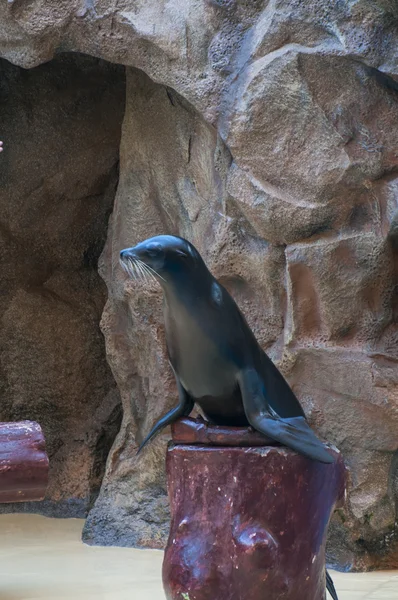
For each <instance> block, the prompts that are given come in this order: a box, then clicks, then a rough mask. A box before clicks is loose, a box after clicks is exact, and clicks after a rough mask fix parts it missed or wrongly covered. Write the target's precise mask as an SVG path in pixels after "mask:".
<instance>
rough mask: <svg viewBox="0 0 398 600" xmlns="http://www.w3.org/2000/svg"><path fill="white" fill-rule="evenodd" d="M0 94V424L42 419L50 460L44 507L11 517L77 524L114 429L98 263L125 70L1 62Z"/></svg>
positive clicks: (89, 64)
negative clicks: (53, 517)
mask: <svg viewBox="0 0 398 600" xmlns="http://www.w3.org/2000/svg"><path fill="white" fill-rule="evenodd" d="M0 97H1V106H2V110H1V116H0V132H1V135H0V137H1V139H3V140H4V144H5V147H6V151H4V152H3V153H2V156H1V158H2V160H1V164H0V169H1V186H0V205H1V218H0V271H1V274H2V276H1V281H0V312H1V328H0V348H1V352H0V393H1V403H0V417H1V420H3V421H19V420H23V419H35V420H37V421H38V422H40V424H41V426H42V428H43V431H44V434H45V437H46V440H47V450H48V454H49V458H50V480H49V486H48V490H47V494H46V499H45V501H44V502H43V503H41V504H35V505H33V506H32V507H30V506H29V505H28V504H27V505H23V506H21V505H18V507H17V510H25V509H26V510H30V509H32V510H35V511H40V510H41V511H42V512H45V513H46V514H53V513H54V512H55V513H57V514H71V515H80V516H83V515H84V514H85V512H86V510H87V508H88V506H89V504H90V502H92V500H93V498H95V496H96V495H97V493H98V489H99V486H100V485H101V480H102V475H103V472H104V468H105V461H106V458H107V454H108V452H109V449H110V447H111V445H112V442H113V439H114V437H115V435H116V433H117V430H118V428H119V423H120V399H119V396H118V392H117V389H116V387H115V383H114V380H113V378H112V374H111V372H110V370H109V368H108V366H107V363H106V360H105V349H104V342H103V337H102V335H101V332H100V330H99V321H100V318H101V312H102V309H103V305H104V302H105V291H106V290H105V288H104V285H103V283H102V281H101V279H100V278H99V275H98V273H97V261H98V257H99V254H100V252H101V249H102V246H103V243H104V241H105V236H106V229H107V221H108V216H109V213H110V211H111V210H112V205H113V197H114V191H115V186H116V182H117V162H118V145H119V138H120V126H121V119H122V116H123V107H124V75H123V70H122V71H121V70H120V68H118V67H112V66H110V65H106V64H104V63H102V62H101V61H99V60H98V59H92V58H89V57H82V56H73V55H70V56H66V57H65V56H64V57H60V58H58V59H57V60H55V61H53V62H51V63H49V64H47V65H43V66H40V67H38V68H36V69H33V70H31V71H23V70H22V69H20V68H18V67H15V66H12V65H10V64H8V63H6V61H3V62H2V63H1V83H0ZM2 510H13V507H12V506H6V505H5V506H3V507H2Z"/></svg>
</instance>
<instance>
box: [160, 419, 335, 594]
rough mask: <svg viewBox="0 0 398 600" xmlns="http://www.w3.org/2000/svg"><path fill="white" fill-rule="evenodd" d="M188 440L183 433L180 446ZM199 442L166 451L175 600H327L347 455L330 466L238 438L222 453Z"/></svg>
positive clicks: (167, 563) (168, 562) (169, 579)
mask: <svg viewBox="0 0 398 600" xmlns="http://www.w3.org/2000/svg"><path fill="white" fill-rule="evenodd" d="M216 429H217V428H214V430H216ZM185 430H186V424H183V423H182V424H179V423H177V424H176V425H175V426H174V427H173V440H176V439H180V438H181V433H183V432H184V431H185ZM241 432H242V430H241ZM191 433H192V435H193V438H194V440H193V441H194V442H196V443H195V445H189V444H188V445H184V444H179V443H177V444H173V445H172V446H171V447H170V448H169V449H168V451H167V462H166V464H167V475H168V484H169V491H170V505H171V515H172V518H171V526H170V535H169V539H168V543H167V546H166V551H165V555H164V562H163V584H164V589H165V592H166V598H167V599H168V600H179V599H180V598H184V597H187V598H190V597H193V598H195V599H196V600H213V598H217V599H219V600H227V599H228V600H240V599H241V598H245V599H246V600H262V599H263V598H264V597H268V598H278V597H283V598H286V600H324V598H325V544H326V533H327V526H328V523H329V519H330V516H331V513H332V512H333V510H334V508H336V507H339V506H340V507H341V506H342V504H343V500H344V484H345V468H344V465H343V461H342V459H341V455H340V456H339V455H338V454H337V453H336V455H335V456H336V458H337V460H336V462H335V463H334V464H332V465H322V464H321V463H316V462H315V461H310V460H308V459H305V458H303V457H302V456H298V455H297V454H294V453H293V452H291V451H290V450H287V449H286V448H280V447H279V448H277V447H271V446H266V447H262V448H253V447H251V448H242V447H238V446H239V441H240V440H239V434H237V438H238V439H237V440H236V442H237V446H235V447H229V448H228V447H223V448H220V447H215V446H212V444H211V443H209V444H208V445H207V444H206V445H202V444H201V443H200V442H199V440H200V439H201V438H202V436H201V435H200V430H199V431H198V428H196V431H195V428H194V427H192V430H191ZM195 433H198V435H196V436H195ZM219 435H220V437H223V433H222V432H221V431H220V434H219ZM241 435H242V438H243V443H244V444H245V442H246V440H245V439H244V438H245V437H246V436H247V432H245V430H243V433H242V434H241ZM250 435H252V436H254V439H256V434H255V433H252V434H249V436H250ZM225 441H226V442H227V443H228V436H226V440H225ZM198 442H199V445H198ZM263 443H266V441H265V442H264V441H263ZM309 515H311V518H310V519H309V518H308V517H309ZM292 555H294V557H295V559H294V560H292Z"/></svg>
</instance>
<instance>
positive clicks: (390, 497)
mask: <svg viewBox="0 0 398 600" xmlns="http://www.w3.org/2000/svg"><path fill="white" fill-rule="evenodd" d="M397 22H398V8H397V5H396V3H395V2H392V1H390V0H375V1H373V2H370V1H369V0H358V1H357V2H351V1H350V0H342V1H341V2H334V3H331V2H330V1H329V0H310V1H309V2H305V3H303V2H300V1H299V0H287V1H282V0H269V1H267V0H259V1H255V2H244V1H243V0H231V1H229V0H228V1H224V0H200V1H199V2H198V1H196V0H195V1H194V0H188V1H186V2H173V3H170V2H164V1H163V0H146V1H145V2H134V3H133V2H132V1H131V0H121V1H120V2H118V3H117V5H115V4H114V3H112V2H110V1H109V0H94V1H90V2H88V1H86V0H73V1H72V2H70V1H68V2H66V1H61V2H57V3H53V2H45V3H44V2H40V1H39V0H32V1H31V2H29V3H25V2H22V1H20V0H14V1H13V2H8V3H3V4H2V5H1V7H0V54H1V55H2V56H3V57H4V58H6V59H7V60H9V61H11V62H12V63H14V64H15V65H19V66H22V67H24V68H31V67H34V66H36V65H39V64H41V63H44V62H46V61H48V60H50V59H51V58H53V56H54V54H55V53H57V52H60V51H62V52H67V51H73V52H76V51H77V52H82V53H84V54H88V55H92V56H96V57H101V58H102V59H106V60H108V61H110V62H112V63H117V64H122V65H126V66H127V67H128V69H127V80H128V83H127V97H126V112H125V118H124V123H123V131H122V139H121V145H120V180H119V185H118V191H117V196H116V201H115V206H114V212H113V217H112V221H111V223H110V227H109V231H108V241H107V245H106V248H105V250H104V252H103V254H102V260H101V275H102V276H103V278H104V279H105V281H106V284H107V286H108V302H107V305H106V308H105V311H104V314H103V317H102V330H103V332H104V334H105V340H106V352H107V360H108V363H109V364H110V366H111V368H112V372H113V375H114V377H115V380H116V382H117V385H118V388H119V390H120V394H121V398H122V403H123V421H122V425H121V429H120V432H119V435H118V437H117V439H116V441H115V444H114V446H113V449H112V452H111V454H110V456H109V460H108V465H107V471H106V475H105V479H104V483H103V486H102V489H101V493H100V496H99V498H98V500H97V502H96V504H95V507H94V509H93V510H92V511H91V513H90V517H89V520H88V522H87V525H86V530H85V538H86V539H87V540H88V541H92V542H94V543H98V542H108V543H120V544H125V545H129V544H137V545H158V546H161V545H162V544H164V541H165V538H166V534H167V522H168V521H167V519H168V509H167V499H166V490H165V478H164V469H163V461H164V458H163V456H164V440H165V439H167V433H165V434H164V435H163V436H161V437H160V438H159V440H158V441H155V442H154V443H153V444H152V445H151V446H150V447H149V448H148V449H147V450H146V451H145V453H143V455H142V457H140V459H139V461H138V460H137V459H136V458H135V448H136V447H137V444H138V443H139V441H140V440H141V439H142V437H143V435H144V434H145V433H146V432H147V431H148V430H149V428H150V427H151V425H152V424H153V422H154V421H155V419H157V418H158V417H159V415H160V414H162V413H163V412H165V411H166V410H167V408H168V407H170V406H171V405H172V404H173V403H174V402H175V395H176V390H175V386H174V382H173V377H172V374H171V372H170V370H169V368H168V364H167V360H166V357H165V350H164V343H163V331H162V321H161V310H160V293H159V290H157V289H155V288H152V287H150V286H148V285H142V286H137V285H136V284H133V283H132V282H131V281H128V280H126V278H125V276H124V275H123V273H122V271H121V270H120V268H119V265H118V252H119V250H120V249H121V248H123V247H124V246H127V245H132V244H134V243H136V242H138V241H139V240H140V239H142V238H145V237H148V236H149V235H152V234H155V233H161V232H170V233H180V234H182V235H185V236H186V237H188V238H189V239H190V240H191V241H192V242H193V243H194V244H196V245H197V246H198V249H199V251H200V252H201V254H202V255H203V256H204V258H205V260H206V261H207V262H208V264H209V266H210V268H211V269H212V271H213V272H214V274H215V275H216V276H217V277H219V278H220V280H221V281H222V282H223V283H224V284H225V285H226V286H227V287H228V288H229V290H230V291H231V292H232V294H233V295H234V297H235V298H236V300H237V302H238V304H239V305H240V307H241V309H242V311H243V312H244V314H245V316H246V317H247V319H248V321H249V323H250V325H251V327H252V328H253V330H254V332H255V334H256V335H257V337H258V339H259V341H260V343H261V344H262V345H263V347H264V348H265V350H266V351H267V352H268V353H269V354H270V356H271V357H272V358H273V359H274V360H275V361H276V362H277V364H278V365H279V367H280V368H281V369H282V370H283V372H284V374H285V375H286V377H287V378H288V379H289V381H290V383H291V384H292V386H293V388H294V390H295V392H296V393H297V394H298V396H299V398H300V400H301V401H302V403H303V405H304V407H305V410H306V412H307V415H308V417H309V419H310V421H311V423H312V424H313V425H314V427H315V428H316V429H317V431H318V433H319V434H320V435H321V436H324V437H325V438H327V439H328V440H330V441H331V442H333V443H335V444H336V445H337V446H338V447H339V448H340V450H341V451H342V453H343V455H344V457H345V459H346V462H347V464H348V466H349V468H350V471H351V483H350V490H349V494H348V502H347V506H346V508H345V509H344V511H339V512H338V515H337V516H336V518H335V520H334V525H333V527H334V529H333V532H332V536H331V543H330V550H329V557H330V559H331V561H332V562H334V563H335V564H339V565H341V566H345V567H348V568H349V567H353V568H361V567H367V566H371V565H379V564H383V565H390V566H392V565H395V566H396V565H397V564H398V554H397V553H398V550H397V533H396V526H395V523H396V503H397V498H398V484H397V481H398V467H397V464H398V463H397V461H398V455H397V448H398V416H397V415H398V413H397V384H398V367H397V360H398V355H397V339H398V333H397V324H396V317H397V297H396V281H397V273H398V271H397V258H396V252H397V248H398V243H397V239H398V234H397V222H398V216H397V214H398V201H397V197H398V184H397V178H396V174H397V165H398V160H397V151H396V149H397V147H398V130H397V128H396V126H395V123H396V116H397V114H398V92H397V90H398V84H397V74H398V50H397V48H398V43H397V42H398V33H397V32H398V28H397ZM93 101H94V100H93V99H91V102H93ZM110 112H111V111H110ZM109 114H110V113H109ZM61 122H62V121H61V114H59V123H61ZM25 138H26V133H25V132H24V139H25ZM5 141H6V142H7V141H8V140H7V139H5ZM10 141H11V139H10ZM6 156H7V155H6V153H5V152H4V153H3V156H2V157H1V161H4V160H8V159H6ZM88 172H89V169H87V173H88ZM88 219H89V217H88V215H87V222H88ZM12 264H13V265H14V264H15V263H12ZM19 305H20V304H19ZM9 315H10V319H11V320H10V323H15V320H16V317H13V316H12V313H9ZM14 362H15V361H14ZM4 364H8V365H9V364H11V359H10V358H7V357H6V359H5V363H4ZM8 368H9V367H8ZM104 372H105V371H104ZM32 381H34V379H33V380H32ZM102 397H103V398H104V397H105V396H104V395H102ZM105 406H108V404H107V403H106V401H105ZM88 412H89V411H88ZM79 447H82V448H85V447H86V446H85V445H84V441H83V442H82V444H81V446H79Z"/></svg>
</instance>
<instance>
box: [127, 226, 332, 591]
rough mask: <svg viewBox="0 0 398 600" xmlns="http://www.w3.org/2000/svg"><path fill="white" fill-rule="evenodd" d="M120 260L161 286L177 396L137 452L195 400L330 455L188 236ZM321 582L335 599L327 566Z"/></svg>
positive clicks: (220, 418) (220, 415) (318, 456)
mask: <svg viewBox="0 0 398 600" xmlns="http://www.w3.org/2000/svg"><path fill="white" fill-rule="evenodd" d="M120 262H121V265H122V267H123V269H124V270H125V271H126V272H127V273H128V274H129V275H130V276H132V277H136V276H137V275H138V276H139V275H144V276H145V275H146V276H149V277H154V278H155V279H156V280H157V281H158V282H159V283H160V285H161V286H162V289H163V299H164V304H163V312H164V320H165V327H166V344H167V351H168V354H169V359H170V364H171V367H172V369H173V371H174V375H175V378H176V382H177V389H178V396H179V402H178V405H177V406H176V407H175V408H173V409H172V410H171V411H170V412H169V413H167V414H166V415H165V416H164V417H163V418H162V419H160V420H159V422H158V423H157V424H156V425H155V426H154V427H153V429H152V430H151V431H150V433H149V434H148V435H147V436H146V438H145V439H144V441H143V442H142V444H141V445H140V447H139V449H138V452H140V451H141V450H142V448H143V447H144V446H145V444H146V443H147V442H148V441H149V440H150V439H151V438H152V437H153V436H154V435H155V434H156V433H158V432H159V431H160V430H161V429H163V428H164V427H166V426H167V425H170V424H171V423H172V422H174V421H175V420H177V419H178V418H180V417H182V416H188V415H189V414H190V412H191V411H192V409H193V407H194V404H195V402H197V403H198V404H199V406H200V407H201V408H202V411H203V412H204V414H205V416H206V417H207V418H208V420H209V421H211V422H212V423H214V424H216V425H230V426H232V425H235V426H251V427H253V428H254V429H256V430H257V431H259V432H261V433H263V434H264V435H266V436H267V437H270V438H272V439H274V440H277V441H278V442H280V443H281V444H283V445H285V446H288V447H289V448H292V449H293V450H296V451H297V452H299V453H301V454H303V455H304V456H306V457H308V458H311V459H313V460H318V461H320V462H323V463H332V462H334V458H333V456H332V455H331V454H329V453H328V451H327V449H326V447H325V446H324V444H322V442H321V441H320V440H319V439H318V438H317V437H316V436H315V434H314V432H313V431H312V430H311V429H310V427H309V425H308V423H307V421H306V418H305V415H304V411H303V409H302V408H301V405H300V403H299V401H298V399H297V398H296V396H295V395H294V393H293V391H292V390H291V389H290V387H289V385H288V384H287V382H286V380H285V379H284V377H283V376H282V374H281V373H280V372H279V370H278V369H277V368H276V366H275V365H274V364H273V362H272V361H271V360H270V358H268V356H267V355H266V354H265V352H264V351H263V350H262V348H260V346H259V344H258V342H257V340H256V338H255V337H254V334H253V332H252V331H251V329H250V327H249V325H248V324H247V322H246V320H245V318H244V317H243V315H242V313H241V312H240V310H239V308H238V306H237V305H236V303H235V301H234V300H233V298H232V297H231V296H230V294H229V293H228V292H227V290H226V289H225V288H224V287H223V286H222V285H221V284H220V283H218V282H217V280H216V279H215V278H214V277H213V275H212V274H211V273H210V271H209V270H208V268H207V267H206V265H205V263H204V261H203V259H202V257H201V256H200V254H199V252H198V251H197V250H196V248H194V246H193V245H192V244H191V243H190V242H188V241H187V240H185V239H183V238H180V237H176V236H170V235H160V236H155V237H153V238H149V239H147V240H145V241H143V242H141V243H140V244H138V245H137V246H134V247H133V248H127V249H125V250H122V251H121V252H120ZM326 588H327V590H328V592H329V594H330V595H331V597H332V598H333V600H338V598H337V593H336V590H335V587H334V584H333V580H332V578H331V577H330V575H329V573H328V572H327V571H326Z"/></svg>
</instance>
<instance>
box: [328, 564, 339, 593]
mask: <svg viewBox="0 0 398 600" xmlns="http://www.w3.org/2000/svg"><path fill="white" fill-rule="evenodd" d="M326 589H327V591H328V592H329V594H330V595H331V597H332V598H333V600H339V599H338V597H337V592H336V588H335V587H334V583H333V579H332V578H331V577H330V575H329V573H328V572H327V571H326Z"/></svg>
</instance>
